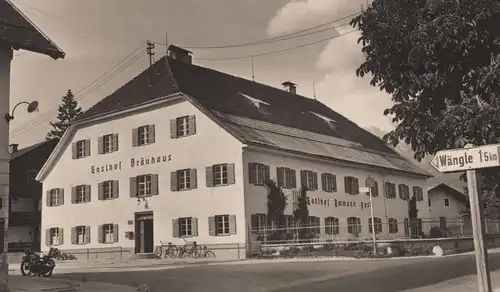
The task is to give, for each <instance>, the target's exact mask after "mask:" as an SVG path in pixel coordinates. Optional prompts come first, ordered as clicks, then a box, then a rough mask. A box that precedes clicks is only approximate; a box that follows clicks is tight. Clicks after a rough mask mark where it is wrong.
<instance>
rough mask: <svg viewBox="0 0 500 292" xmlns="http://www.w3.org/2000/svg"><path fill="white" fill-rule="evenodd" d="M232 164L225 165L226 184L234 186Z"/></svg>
mask: <svg viewBox="0 0 500 292" xmlns="http://www.w3.org/2000/svg"><path fill="white" fill-rule="evenodd" d="M234 182H235V180H234V163H228V164H227V183H228V184H234Z"/></svg>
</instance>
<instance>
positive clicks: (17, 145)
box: [9, 144, 19, 154]
mask: <svg viewBox="0 0 500 292" xmlns="http://www.w3.org/2000/svg"><path fill="white" fill-rule="evenodd" d="M17 147H19V144H10V145H9V152H10V154H12V153H14V152H17Z"/></svg>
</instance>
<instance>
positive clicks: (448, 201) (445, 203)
mask: <svg viewBox="0 0 500 292" xmlns="http://www.w3.org/2000/svg"><path fill="white" fill-rule="evenodd" d="M444 206H445V207H449V206H450V199H448V198H445V199H444Z"/></svg>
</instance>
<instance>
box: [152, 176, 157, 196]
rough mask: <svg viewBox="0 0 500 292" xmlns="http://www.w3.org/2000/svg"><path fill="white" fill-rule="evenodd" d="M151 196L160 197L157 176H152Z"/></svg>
mask: <svg viewBox="0 0 500 292" xmlns="http://www.w3.org/2000/svg"><path fill="white" fill-rule="evenodd" d="M151 195H152V196H155V195H158V175H157V174H152V175H151Z"/></svg>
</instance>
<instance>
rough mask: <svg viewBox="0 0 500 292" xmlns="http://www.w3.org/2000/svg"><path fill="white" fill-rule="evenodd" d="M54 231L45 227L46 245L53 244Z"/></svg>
mask: <svg viewBox="0 0 500 292" xmlns="http://www.w3.org/2000/svg"><path fill="white" fill-rule="evenodd" d="M51 243H52V233H51V232H50V228H49V229H45V245H46V246H51V245H52V244H51Z"/></svg>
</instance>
